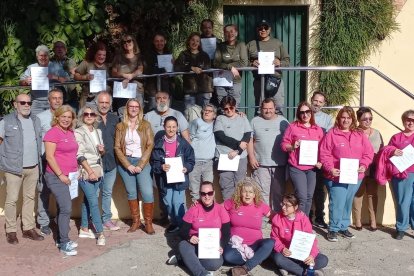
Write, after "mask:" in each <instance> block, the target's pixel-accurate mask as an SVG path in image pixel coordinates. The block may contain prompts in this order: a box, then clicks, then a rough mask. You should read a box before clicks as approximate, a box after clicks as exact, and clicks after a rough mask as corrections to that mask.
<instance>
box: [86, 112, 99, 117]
mask: <svg viewBox="0 0 414 276" xmlns="http://www.w3.org/2000/svg"><path fill="white" fill-rule="evenodd" d="M83 117H96V113H95V112H83Z"/></svg>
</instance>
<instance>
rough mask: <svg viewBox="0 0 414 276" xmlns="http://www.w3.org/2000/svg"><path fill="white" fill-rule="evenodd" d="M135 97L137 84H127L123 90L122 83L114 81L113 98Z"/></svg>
mask: <svg viewBox="0 0 414 276" xmlns="http://www.w3.org/2000/svg"><path fill="white" fill-rule="evenodd" d="M136 97H137V84H136V83H134V82H129V83H128V86H127V87H126V88H124V86H123V85H122V82H120V81H114V98H126V99H132V98H136Z"/></svg>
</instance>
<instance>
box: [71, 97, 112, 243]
mask: <svg viewBox="0 0 414 276" xmlns="http://www.w3.org/2000/svg"><path fill="white" fill-rule="evenodd" d="M98 114H99V113H98V110H97V109H96V107H95V106H89V105H86V106H84V107H82V108H81V110H80V111H79V114H78V122H79V125H80V126H79V127H78V128H77V129H76V130H75V137H76V141H77V142H78V145H79V148H78V153H77V159H78V164H79V165H80V166H81V167H82V169H81V178H80V180H79V186H80V188H81V189H82V191H83V193H84V197H83V202H82V216H81V226H80V229H79V238H92V239H95V234H94V233H93V232H92V231H91V230H90V229H88V225H89V218H90V217H91V218H92V223H93V226H94V227H95V230H96V233H97V235H96V236H97V237H98V239H97V242H96V244H97V245H101V246H103V245H105V236H104V234H103V225H102V219H101V214H100V210H99V201H98V197H97V196H96V195H97V193H98V191H99V187H100V185H102V180H103V165H102V155H103V154H104V152H105V150H104V145H103V141H102V131H101V130H100V129H97V126H98V123H99V117H98Z"/></svg>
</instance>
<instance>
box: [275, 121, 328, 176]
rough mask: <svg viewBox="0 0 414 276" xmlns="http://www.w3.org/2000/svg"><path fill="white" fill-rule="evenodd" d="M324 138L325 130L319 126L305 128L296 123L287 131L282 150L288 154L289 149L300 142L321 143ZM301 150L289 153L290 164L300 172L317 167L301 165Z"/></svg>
mask: <svg viewBox="0 0 414 276" xmlns="http://www.w3.org/2000/svg"><path fill="white" fill-rule="evenodd" d="M322 137H323V130H322V128H320V127H319V126H317V125H311V126H310V127H306V126H304V125H303V124H302V123H300V122H298V121H295V122H293V123H292V124H290V125H289V127H288V128H287V129H286V131H285V134H284V136H283V140H282V143H281V146H282V150H283V151H285V152H288V149H287V147H288V146H289V145H292V144H294V143H295V142H296V141H298V140H313V141H318V142H319V141H320V140H321V139H322ZM299 150H300V147H299V148H298V149H296V150H294V151H291V152H289V159H288V162H289V164H290V165H292V166H293V167H295V168H298V169H299V170H302V171H305V170H311V169H313V168H314V167H315V166H308V165H299Z"/></svg>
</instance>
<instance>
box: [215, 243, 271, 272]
mask: <svg viewBox="0 0 414 276" xmlns="http://www.w3.org/2000/svg"><path fill="white" fill-rule="evenodd" d="M274 245H275V241H274V240H273V239H269V238H268V239H260V240H257V241H256V242H254V243H253V244H251V245H249V246H250V248H251V249H253V251H254V256H253V258H251V259H247V260H246V261H245V260H243V258H242V256H241V254H240V252H239V251H238V250H237V249H236V248H233V247H232V245H231V244H228V245H226V247H225V248H224V253H223V258H224V261H225V262H226V263H228V264H231V265H239V266H240V265H245V266H246V267H247V269H248V270H249V271H250V270H252V269H253V268H254V267H256V266H257V265H259V264H261V263H262V262H263V261H264V260H266V259H267V258H268V257H269V256H270V254H271V253H272V250H273V246H274Z"/></svg>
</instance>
